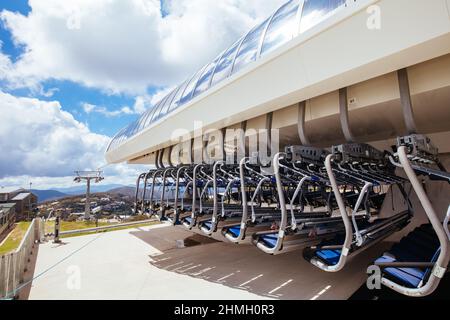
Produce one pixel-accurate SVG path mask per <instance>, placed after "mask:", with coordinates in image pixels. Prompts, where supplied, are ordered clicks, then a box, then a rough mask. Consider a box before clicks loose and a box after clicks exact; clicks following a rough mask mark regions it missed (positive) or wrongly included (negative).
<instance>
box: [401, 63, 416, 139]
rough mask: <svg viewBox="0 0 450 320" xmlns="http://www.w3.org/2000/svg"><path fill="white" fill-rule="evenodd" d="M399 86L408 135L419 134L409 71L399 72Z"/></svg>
mask: <svg viewBox="0 0 450 320" xmlns="http://www.w3.org/2000/svg"><path fill="white" fill-rule="evenodd" d="M397 75H398V84H399V88H400V100H401V103H402V109H403V117H404V120H405V125H406V129H407V131H408V132H407V133H408V134H413V133H417V132H418V131H417V125H416V121H415V119H414V110H413V106H412V101H411V91H410V88H409V78H408V70H407V69H401V70H398V72H397Z"/></svg>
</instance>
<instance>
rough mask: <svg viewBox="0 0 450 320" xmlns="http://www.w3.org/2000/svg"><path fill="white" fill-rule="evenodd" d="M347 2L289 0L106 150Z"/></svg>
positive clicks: (115, 139) (306, 29)
mask: <svg viewBox="0 0 450 320" xmlns="http://www.w3.org/2000/svg"><path fill="white" fill-rule="evenodd" d="M345 4H346V0H290V1H288V2H287V3H285V4H283V5H282V6H281V7H279V8H278V9H277V10H276V11H275V12H274V13H273V14H272V15H271V16H270V17H269V18H268V19H266V20H265V21H264V22H262V23H260V24H259V25H257V26H256V27H254V28H253V29H252V30H250V31H249V32H248V33H247V34H246V35H245V36H244V37H242V38H241V39H240V40H238V41H237V42H235V43H234V44H233V45H232V46H231V47H230V48H229V49H227V50H225V51H224V52H223V53H222V54H220V55H219V56H218V57H217V58H216V59H214V61H213V62H211V63H209V64H207V65H206V66H205V67H203V68H202V69H200V70H199V71H197V73H196V74H195V75H194V76H192V77H191V78H189V79H188V80H187V81H185V82H184V83H183V84H181V85H180V86H178V87H177V88H175V89H174V90H173V91H171V92H170V93H169V94H168V95H167V96H166V97H164V98H163V99H162V100H161V101H160V102H158V103H157V104H156V105H155V106H153V107H152V108H151V109H149V110H148V111H146V112H145V113H143V114H142V115H141V117H140V118H139V119H138V120H136V121H134V122H133V123H131V124H130V125H129V126H128V127H126V128H124V129H122V130H120V131H119V133H118V134H117V135H116V136H115V137H114V138H113V140H112V141H111V143H110V145H109V147H108V151H109V150H111V149H115V148H116V147H118V146H119V145H120V144H122V143H123V142H124V141H125V140H127V139H129V138H131V137H133V136H134V135H136V134H137V133H139V132H141V131H142V130H144V129H146V128H148V127H150V126H151V125H152V124H153V123H155V122H156V121H158V120H159V119H161V118H163V117H165V116H167V115H169V114H170V113H172V112H173V111H174V110H176V109H178V108H180V107H181V106H183V105H185V104H187V103H189V102H190V101H191V100H192V99H193V98H194V97H196V96H198V95H200V94H202V93H204V92H206V91H208V89H210V88H212V87H214V86H215V85H217V84H218V83H220V82H222V81H223V80H225V79H227V78H228V77H230V76H231V75H233V74H234V73H236V72H238V71H240V70H242V69H244V68H245V67H246V66H248V65H250V64H251V63H252V62H254V61H256V60H258V58H259V57H261V56H264V55H266V54H268V53H270V52H272V51H274V50H275V49H277V48H279V47H281V46H282V45H284V44H286V43H287V42H289V41H290V40H292V39H293V38H295V37H296V36H298V35H299V34H301V33H304V32H306V31H308V30H310V29H311V28H313V27H314V26H316V25H318V24H320V23H321V22H322V21H324V20H326V19H328V18H329V17H330V16H332V15H333V14H335V13H336V12H337V11H338V10H339V9H341V8H342V7H344V6H345Z"/></svg>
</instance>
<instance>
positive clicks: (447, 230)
mask: <svg viewBox="0 0 450 320" xmlns="http://www.w3.org/2000/svg"><path fill="white" fill-rule="evenodd" d="M449 221H450V206H449V207H448V210H447V215H446V217H445V220H444V230H445V233H446V234H447V237H448V241H450V230H449V228H448V223H449Z"/></svg>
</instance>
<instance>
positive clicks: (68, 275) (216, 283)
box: [29, 225, 391, 300]
mask: <svg viewBox="0 0 450 320" xmlns="http://www.w3.org/2000/svg"><path fill="white" fill-rule="evenodd" d="M180 239H184V240H185V242H186V244H187V245H188V247H186V248H184V249H178V248H176V245H175V241H176V240H180ZM390 245H391V244H390V243H389V242H383V243H381V244H379V245H377V246H374V247H372V248H370V249H369V250H367V251H365V252H363V253H362V254H360V255H358V256H357V257H355V258H354V259H353V260H352V261H351V262H350V263H349V264H348V265H347V267H346V268H345V270H344V271H342V272H339V273H337V274H330V273H326V272H323V271H320V270H318V269H317V268H315V267H313V266H312V265H311V264H309V263H308V262H306V261H305V260H304V259H303V257H302V255H301V251H294V252H290V253H287V254H283V255H279V256H270V255H267V254H264V253H262V252H261V251H259V250H257V249H256V248H255V247H254V246H252V245H241V246H237V245H234V244H230V243H224V242H217V241H215V240H213V239H210V238H207V237H203V236H200V235H198V234H194V233H192V232H189V231H186V230H184V229H183V228H182V227H173V226H167V225H161V226H154V227H146V228H139V229H129V230H122V231H117V232H110V233H105V234H99V235H90V236H83V237H78V238H70V239H66V240H65V243H64V244H62V245H55V244H52V243H47V244H43V245H41V246H40V247H39V252H38V255H37V262H36V268H35V272H34V277H37V278H36V279H35V280H34V282H33V284H32V287H31V289H30V293H29V299H174V300H182V299H194V300H197V299H198V300H201V299H213V300H227V299H243V300H244V299H313V300H316V299H348V298H349V297H351V296H352V294H353V293H354V292H355V291H357V290H358V289H359V288H360V287H361V286H362V285H363V284H364V282H365V281H366V279H367V276H366V270H367V266H368V265H369V264H370V262H371V261H373V260H374V258H376V257H378V256H379V255H380V254H381V253H382V252H384V251H385V249H386V248H387V247H389V246H390Z"/></svg>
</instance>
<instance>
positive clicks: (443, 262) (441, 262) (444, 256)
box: [381, 146, 450, 297]
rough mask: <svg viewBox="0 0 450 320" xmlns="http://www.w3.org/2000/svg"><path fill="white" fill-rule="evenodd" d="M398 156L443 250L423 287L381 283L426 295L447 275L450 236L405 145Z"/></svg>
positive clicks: (388, 281) (411, 294) (399, 289)
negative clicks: (417, 173)
mask: <svg viewBox="0 0 450 320" xmlns="http://www.w3.org/2000/svg"><path fill="white" fill-rule="evenodd" d="M398 157H399V160H400V163H401V165H402V167H403V169H404V170H405V173H406V175H407V177H408V179H409V180H410V182H411V185H412V187H413V188H414V191H415V192H416V194H417V197H418V198H419V201H420V203H421V205H422V207H423V208H424V210H425V213H426V215H427V217H428V219H429V220H430V222H431V224H432V226H433V229H434V231H435V232H436V235H437V236H438V238H439V243H440V245H441V251H440V254H439V257H438V259H437V261H436V264H435V266H434V268H433V271H432V272H431V275H430V278H429V279H428V281H427V282H426V283H425V284H424V285H423V286H422V287H420V288H417V289H411V288H407V287H404V286H401V285H399V284H397V283H395V282H393V281H391V280H389V279H386V278H384V277H383V278H382V279H381V283H382V284H384V285H385V286H387V287H389V288H391V289H392V290H394V291H397V292H399V293H401V294H404V295H406V296H410V297H424V296H427V295H430V294H432V293H433V292H434V291H435V290H436V289H437V287H438V286H439V282H440V281H441V279H442V278H443V277H444V275H445V272H446V270H447V266H448V263H449V260H450V252H449V243H450V239H449V238H448V235H447V233H446V232H445V231H444V228H443V225H442V224H441V221H440V220H439V218H438V216H437V215H436V212H435V210H434V208H433V205H432V204H431V202H430V199H429V198H428V196H427V194H426V192H425V190H424V188H423V186H422V183H421V182H420V180H419V179H418V177H417V175H416V173H415V172H414V169H413V168H412V166H411V163H410V162H409V159H408V155H407V151H406V147H405V146H400V147H399V148H398Z"/></svg>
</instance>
